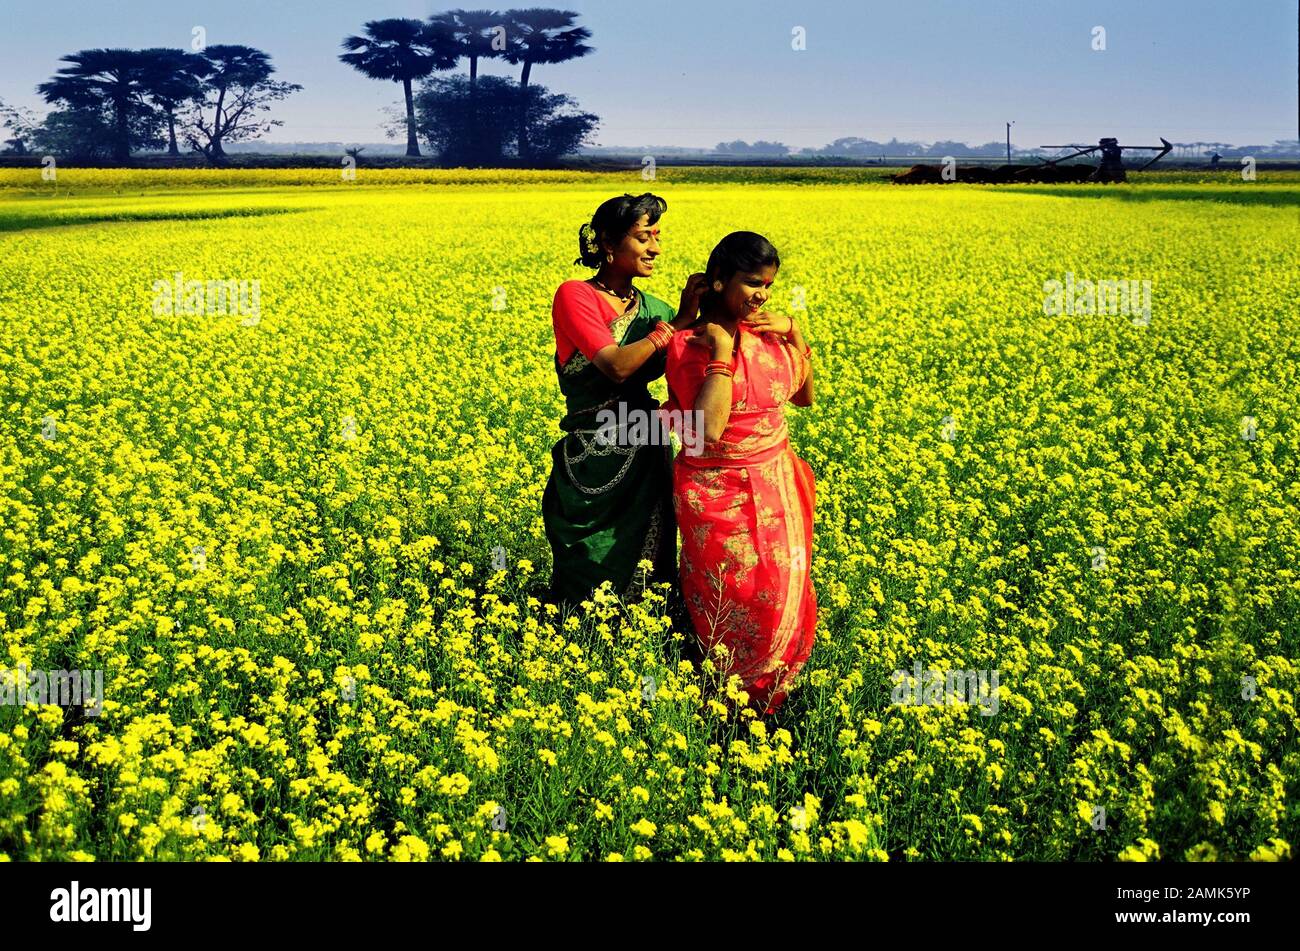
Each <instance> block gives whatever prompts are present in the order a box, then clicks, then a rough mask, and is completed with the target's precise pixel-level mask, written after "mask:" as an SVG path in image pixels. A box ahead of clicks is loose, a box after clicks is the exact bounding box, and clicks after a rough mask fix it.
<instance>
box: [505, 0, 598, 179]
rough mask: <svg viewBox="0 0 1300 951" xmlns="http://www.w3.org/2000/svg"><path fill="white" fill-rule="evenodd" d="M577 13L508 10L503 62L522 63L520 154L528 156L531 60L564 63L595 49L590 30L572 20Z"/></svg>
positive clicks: (544, 10)
mask: <svg viewBox="0 0 1300 951" xmlns="http://www.w3.org/2000/svg"><path fill="white" fill-rule="evenodd" d="M577 16H578V14H577V13H574V12H573V11H571V10H554V9H550V8H536V9H530V10H507V11H506V17H507V18H508V20H509V24H508V25H507V27H506V31H507V35H508V36H509V38H510V43H509V44H508V45H507V47H506V52H505V54H504V58H505V60H506V62H508V63H510V64H512V65H515V66H518V65H520V64H522V65H523V72H521V73H520V75H519V93H520V95H519V133H518V134H519V157H520V158H527V157H528V152H529V148H528V124H527V121H526V117H527V114H528V106H527V103H528V80H529V78H530V77H531V76H532V72H533V64H534V63H564V62H567V61H568V60H571V59H578V58H579V57H581V56H586V55H587V54H588V53H594V52H595V49H593V48H592V47H590V46H588V45H587V44H586V43H585V42H584V41H585V40H589V39H591V31H590V30H589V29H587V28H586V27H585V26H577V25H576V24H575V23H574V20H575V18H576V17H577Z"/></svg>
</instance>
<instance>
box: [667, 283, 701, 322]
mask: <svg viewBox="0 0 1300 951" xmlns="http://www.w3.org/2000/svg"><path fill="white" fill-rule="evenodd" d="M708 287H709V285H708V284H707V283H706V282H705V280H704V275H703V274H699V273H697V274H692V275H691V276H690V277H688V278H687V279H686V286H685V287H683V288H682V302H681V305H680V306H679V307H678V308H677V316H676V317H674V318H673V319H672V320H671V321H669V323H671V324H672V325H673V329H674V330H685V329H686V328H688V327H689V326H690V325H691V324H693V323H695V318H696V317H698V316H699V313H700V298H701V297H702V296H703V295H704V292H705V291H706V290H708Z"/></svg>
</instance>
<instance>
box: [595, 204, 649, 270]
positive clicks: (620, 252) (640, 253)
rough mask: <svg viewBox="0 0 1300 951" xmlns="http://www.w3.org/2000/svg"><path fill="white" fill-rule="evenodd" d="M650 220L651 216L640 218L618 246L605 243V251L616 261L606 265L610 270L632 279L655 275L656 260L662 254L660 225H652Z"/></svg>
mask: <svg viewBox="0 0 1300 951" xmlns="http://www.w3.org/2000/svg"><path fill="white" fill-rule="evenodd" d="M649 219H650V216H649V215H642V216H641V217H640V218H638V219H637V222H636V224H634V225H633V226H632V227H631V228H629V229H628V232H627V234H625V235H623V239H622V240H621V241H619V243H618V244H616V245H613V246H611V245H610V244H609V243H608V242H605V243H604V248H605V250H606V251H608V252H612V253H613V255H614V260H613V261H611V262H609V263H608V264H606V267H607V268H608V269H610V270H611V271H619V272H622V273H624V274H628V275H630V276H631V277H649V276H650V275H651V274H653V273H654V269H655V258H657V257H658V256H659V253H660V248H659V225H658V223H657V222H656V223H655V224H653V225H652V224H650V220H649Z"/></svg>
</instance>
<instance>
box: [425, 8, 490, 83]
mask: <svg viewBox="0 0 1300 951" xmlns="http://www.w3.org/2000/svg"><path fill="white" fill-rule="evenodd" d="M429 22H430V23H432V24H435V25H437V24H441V25H442V26H445V27H446V28H447V29H448V30H449V31H450V32H451V35H452V37H453V39H454V42H455V43H456V45H457V46H458V47H459V48H460V55H461V56H464V57H465V58H466V59H468V60H469V92H470V95H471V96H472V95H474V86H475V84H476V83H477V82H478V61H479V60H480V59H492V58H493V57H497V56H500V55H502V54H503V53H504V50H495V49H493V48H492V39H493V37H492V31H493V30H494V29H495V28H497V27H504V26H505V25H506V17H505V16H504V15H503V14H502V13H501V12H500V11H498V10H448V11H447V12H446V13H437V14H434V15H433V16H431V17H429Z"/></svg>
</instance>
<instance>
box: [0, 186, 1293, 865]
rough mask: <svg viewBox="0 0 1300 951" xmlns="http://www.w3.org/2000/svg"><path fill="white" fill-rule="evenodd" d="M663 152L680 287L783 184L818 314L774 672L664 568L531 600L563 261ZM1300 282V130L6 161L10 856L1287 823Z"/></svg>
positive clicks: (1206, 834)
mask: <svg viewBox="0 0 1300 951" xmlns="http://www.w3.org/2000/svg"><path fill="white" fill-rule="evenodd" d="M646 190H650V191H654V192H655V193H657V194H660V195H662V196H664V197H665V198H666V199H667V202H668V211H667V213H666V214H665V215H664V217H663V219H662V221H661V222H660V225H661V228H662V240H663V256H662V258H661V259H660V264H659V267H658V268H657V270H656V276H655V277H654V278H653V279H652V280H650V281H649V282H648V283H646V284H644V285H643V287H644V289H645V290H647V291H649V292H650V293H652V294H655V295H657V296H659V297H661V298H663V299H664V300H666V301H668V302H669V303H670V304H672V305H673V306H676V304H677V300H678V296H679V292H680V288H681V286H682V283H683V282H684V281H685V279H686V276H687V275H688V274H690V273H691V272H694V271H698V270H702V269H703V266H704V263H705V260H706V258H707V256H708V252H709V250H710V249H711V248H712V247H713V245H714V244H715V243H716V242H717V241H718V240H719V239H720V238H721V237H722V236H723V235H725V234H726V233H728V232H730V231H733V230H742V229H743V230H753V231H758V232H761V233H762V234H764V235H765V236H767V237H768V238H769V239H770V240H771V241H772V242H773V243H774V244H775V245H776V246H777V248H778V249H779V251H780V254H781V258H782V262H783V263H782V267H781V269H780V273H779V275H778V278H777V281H776V284H775V286H774V299H773V304H774V305H775V306H774V309H776V310H779V311H782V312H786V313H794V314H796V316H797V317H798V319H799V320H800V322H801V325H802V326H804V327H805V328H806V333H807V335H808V337H809V339H810V342H811V344H812V347H813V351H814V362H815V367H816V374H817V400H816V403H815V404H814V405H813V406H811V407H808V408H805V409H791V410H790V422H791V428H792V438H793V441H794V443H795V448H796V451H797V453H798V454H799V455H800V456H801V457H803V458H804V459H806V460H807V461H808V463H809V464H810V466H811V467H812V469H813V472H814V473H815V475H816V479H817V507H816V513H815V541H816V545H815V551H814V553H813V557H812V577H813V582H814V584H815V586H816V590H817V594H818V601H819V604H820V608H821V615H820V619H819V626H818V630H817V646H816V648H815V650H814V652H813V654H812V657H811V659H810V661H809V662H808V665H807V667H806V668H805V670H804V672H803V673H802V674H801V676H800V680H799V682H798V684H797V686H796V688H795V690H794V691H793V692H792V694H791V695H790V699H789V700H788V701H787V702H786V704H785V706H784V707H783V708H782V709H781V710H780V711H779V713H777V714H776V715H774V716H771V717H766V718H763V717H754V716H753V715H752V714H746V715H743V716H742V717H741V718H740V719H739V720H738V719H737V718H736V716H735V715H734V714H733V713H730V712H729V707H728V705H727V704H724V703H721V702H719V700H718V699H716V697H714V696H713V694H712V692H711V686H712V685H711V683H710V679H711V677H712V675H713V674H714V671H713V670H712V669H711V668H710V667H705V668H704V669H702V670H701V669H696V668H695V667H693V666H692V664H691V663H690V662H689V661H687V660H686V659H685V638H687V637H690V636H691V635H690V632H688V631H682V630H679V629H674V628H673V625H672V623H671V622H670V621H669V620H668V617H667V614H666V611H665V597H664V591H663V590H662V589H656V588H653V587H652V588H649V589H647V590H646V591H645V592H644V595H643V596H642V597H640V598H638V599H636V600H635V601H633V602H632V603H621V602H619V601H618V600H616V599H615V598H613V597H612V596H610V595H608V594H606V593H604V592H598V593H597V594H596V595H595V596H594V597H593V599H592V601H591V602H589V603H587V604H585V605H584V606H583V607H582V608H581V609H580V610H578V611H576V612H573V613H564V614H561V613H557V612H556V610H555V609H554V608H548V607H547V606H546V605H544V604H543V603H542V602H541V601H540V600H539V599H538V594H539V591H540V589H541V588H542V587H543V586H544V585H545V583H546V581H547V580H548V578H549V571H550V550H549V548H548V546H547V543H546V539H545V536H544V534H543V531H542V520H541V509H540V504H541V495H542V490H543V487H544V485H545V481H546V476H547V473H548V471H549V468H548V467H549V464H550V458H549V450H550V447H551V445H552V444H553V443H554V441H555V440H556V439H558V438H559V435H560V431H559V428H558V425H557V423H558V420H559V418H560V416H561V415H562V414H563V404H562V400H561V397H560V393H559V389H558V386H557V383H556V377H555V370H554V362H553V357H552V354H553V338H552V333H551V321H550V304H551V299H552V296H553V294H554V292H555V288H556V287H557V286H558V285H559V283H560V282H562V281H564V280H566V279H569V278H573V277H586V276H588V274H589V272H587V271H585V270H583V269H581V268H579V267H575V266H573V265H572V263H571V262H572V261H573V259H574V257H576V255H577V242H576V238H577V232H578V227H579V225H580V224H582V223H583V222H584V221H585V220H587V219H588V218H589V217H590V215H591V213H592V211H593V210H594V209H595V207H596V205H597V204H598V203H599V202H600V201H602V200H603V199H605V198H607V197H610V196H612V195H615V194H620V193H622V192H625V191H628V192H632V193H634V194H635V193H639V192H642V191H646ZM1298 300H1300V176H1297V175H1290V176H1288V175H1286V174H1285V173H1268V174H1265V173H1261V174H1260V177H1259V180H1258V181H1255V182H1242V181H1233V180H1230V179H1228V178H1226V177H1225V178H1221V179H1219V180H1218V181H1202V180H1197V179H1195V178H1193V177H1189V176H1181V177H1180V176H1167V177H1163V178H1162V177H1159V176H1150V177H1147V178H1144V179H1142V180H1141V181H1135V182H1131V183H1129V184H1125V185H1119V186H1106V187H1103V186H1095V185H1093V186H1068V187H1052V186H1008V187H991V186H973V185H952V186H928V187H927V186H917V187H902V186H892V185H889V184H887V183H884V182H882V181H881V178H880V175H879V173H878V172H873V173H849V172H845V170H814V171H807V172H805V171H793V172H792V171H790V170H750V171H744V170H740V171H738V170H735V169H725V170H719V169H705V170H690V169H687V170H681V169H660V171H659V174H658V178H657V180H655V181H644V180H643V179H642V177H641V175H640V173H639V171H638V172H629V173H626V174H618V173H563V172H551V173H527V172H473V173H471V172H429V171H414V172H378V171H375V172H368V171H366V170H365V169H364V168H361V169H358V170H357V177H356V181H341V180H340V173H339V172H337V171H331V170H306V171H292V172H278V171H263V172H217V173H207V174H205V173H200V172H166V171H138V172H133V171H95V170H75V169H74V170H64V169H59V170H58V175H57V180H55V181H43V180H41V178H40V170H39V169H27V170H16V169H9V170H3V171H0V316H2V317H3V322H4V328H5V330H4V333H3V335H0V405H2V407H3V412H2V413H0V563H2V565H0V637H2V639H3V655H4V656H3V657H0V668H3V669H4V670H5V673H4V675H3V676H0V858H4V859H8V860H15V861H24V860H42V861H46V860H69V859H70V860H84V861H92V860H100V861H105V860H136V859H144V860H152V859H186V860H233V861H257V860H261V861H285V860H320V859H329V860H343V861H353V860H362V861H385V860H398V861H405V860H416V861H419V860H435V861H444V860H457V861H517V860H528V861H559V860H599V861H604V860H624V861H647V860H661V861H664V860H667V861H692V860H741V861H744V860H772V861H804V860H818V861H827V860H829V861H840V860H863V861H911V860H923V861H924V860H954V859H956V860H992V861H1008V860H1044V859H1046V860H1056V859H1067V860H1083V861H1110V860H1126V861H1127V860H1134V861H1144V860H1166V861H1176V862H1177V861H1200V860H1216V859H1218V860H1243V859H1250V860H1287V859H1291V858H1293V854H1292V853H1293V848H1294V847H1295V845H1296V837H1297V834H1300V801H1298V799H1297V787H1298V786H1300V744H1298V742H1297V736H1298V735H1300V729H1298V728H1300V715H1298V714H1297V690H1298V688H1300V657H1298V655H1300V344H1298V343H1297V336H1298V335H1297V332H1296V322H1297V315H1298V313H1300V305H1297V301H1298ZM654 392H656V393H657V394H658V395H659V396H660V397H661V398H662V397H663V396H664V395H665V390H664V385H663V382H662V380H661V381H659V382H657V383H656V384H655V390H654ZM20 671H21V672H22V675H21V676H19V672H20ZM56 671H71V672H77V673H78V674H80V673H82V672H86V673H89V672H99V675H100V676H101V677H102V680H101V681H99V683H101V684H102V697H96V698H91V699H89V700H88V699H87V697H86V696H82V697H81V702H79V703H73V702H57V701H59V700H64V701H66V700H67V697H66V696H64V697H61V698H56V696H55V695H54V693H53V692H52V691H45V690H44V688H43V687H42V686H41V685H42V684H45V683H46V682H47V681H51V678H50V677H47V676H45V674H49V673H51V672H56ZM929 671H937V672H939V673H938V674H937V675H936V678H937V679H936V678H931V677H930V676H929V675H928V674H927V672H929ZM40 672H45V673H44V674H41V676H39V677H38V676H37V674H38V673H40ZM953 672H956V673H957V674H958V676H957V677H956V680H955V681H954V677H953V676H952V675H953ZM963 672H965V673H966V674H968V675H970V674H974V673H975V672H979V673H980V675H981V680H985V679H986V680H987V681H991V682H992V683H993V691H994V693H993V696H992V697H991V698H990V697H987V696H986V697H984V698H983V702H971V700H972V697H971V696H970V694H969V693H967V694H966V695H964V696H963V695H961V694H960V691H959V690H957V691H955V690H953V689H951V688H953V686H954V684H956V686H958V687H959V686H960V683H961V679H962V678H961V674H962V673H963ZM986 674H987V675H988V677H987V678H985V677H984V675H986ZM918 675H919V676H918ZM29 677H32V678H35V679H29ZM919 681H923V682H919ZM51 682H52V681H51ZM91 682H93V681H92V679H91V678H89V677H87V678H86V679H85V683H87V684H89V683H91ZM968 682H969V681H968ZM78 683H81V681H78ZM927 684H928V686H927ZM720 686H721V687H722V688H723V689H726V685H720ZM930 688H937V689H933V690H932V689H930ZM732 689H733V690H734V685H733V688H732Z"/></svg>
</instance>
